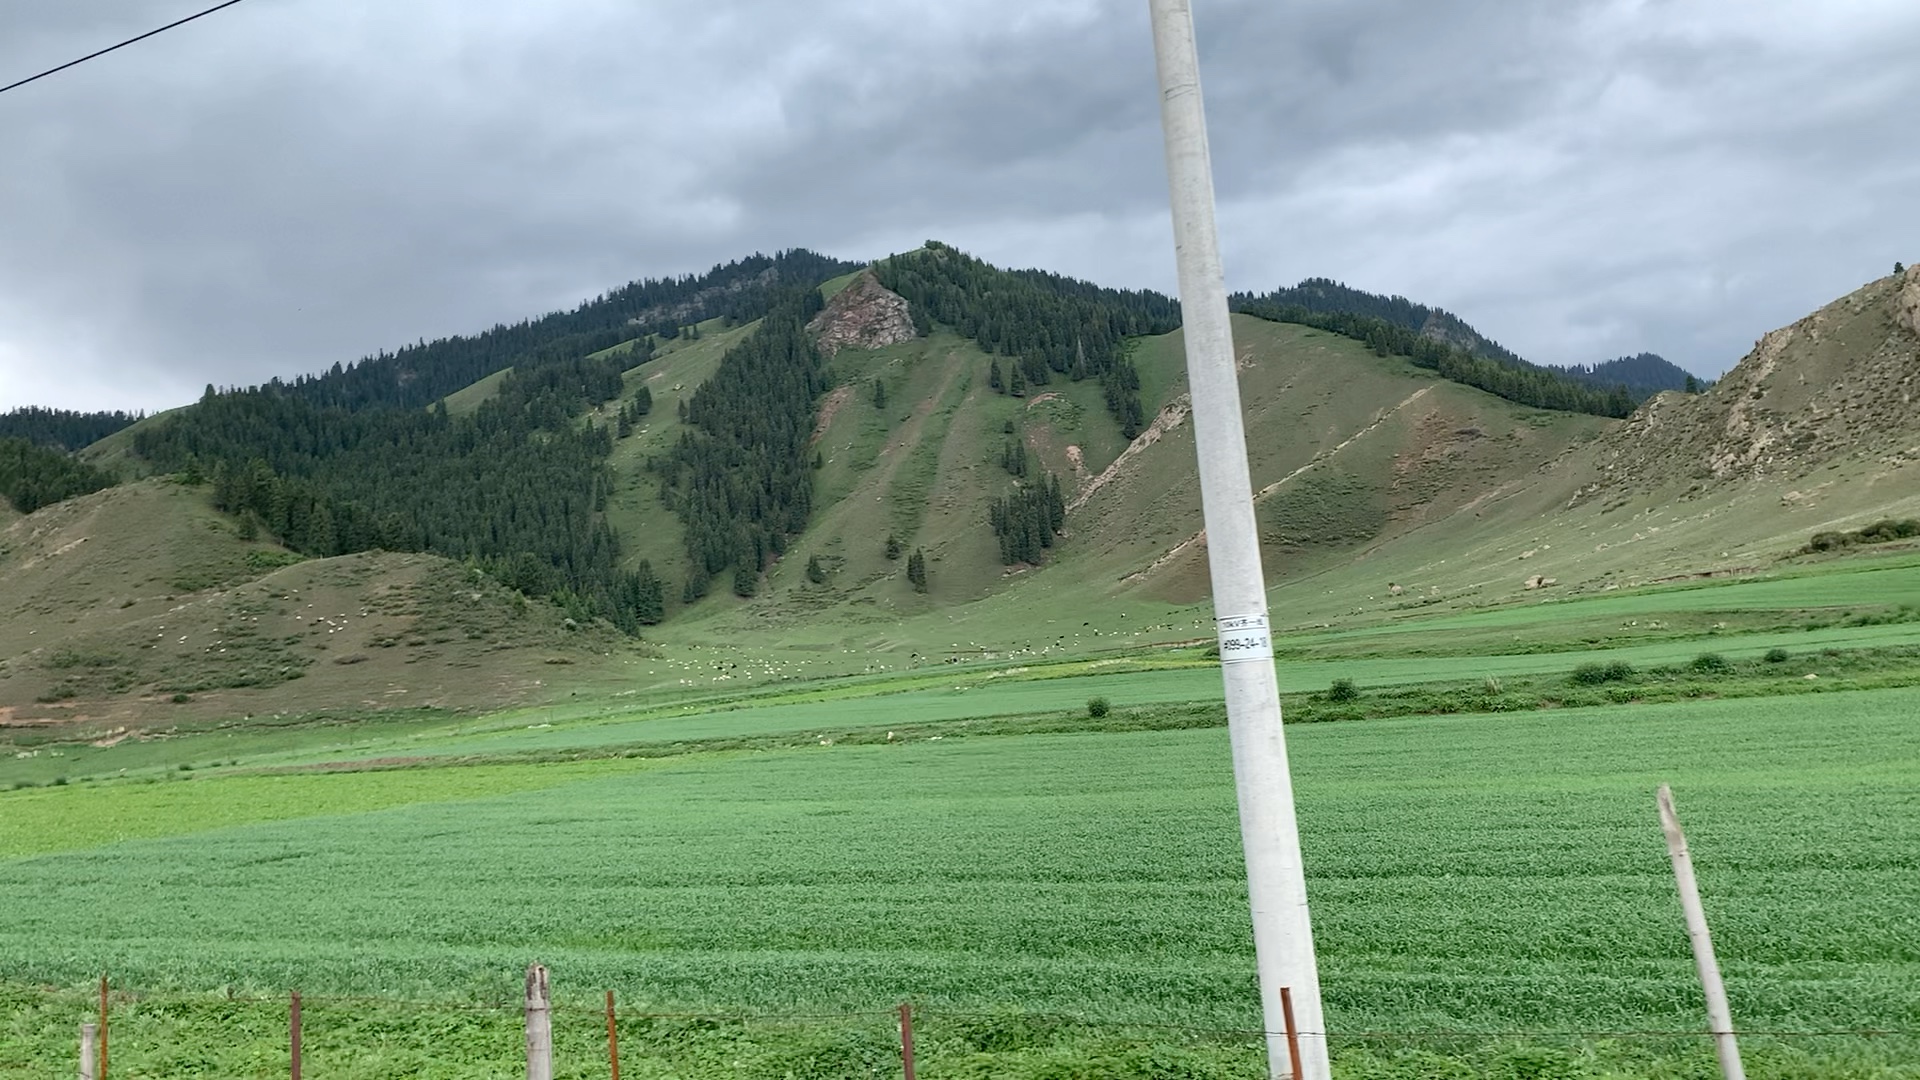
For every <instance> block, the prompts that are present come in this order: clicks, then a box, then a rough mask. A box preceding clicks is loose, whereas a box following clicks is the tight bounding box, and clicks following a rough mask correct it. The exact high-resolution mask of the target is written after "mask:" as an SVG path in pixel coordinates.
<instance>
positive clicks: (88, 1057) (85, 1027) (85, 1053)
mask: <svg viewBox="0 0 1920 1080" xmlns="http://www.w3.org/2000/svg"><path fill="white" fill-rule="evenodd" d="M97 1030H98V1029H97V1028H95V1027H94V1025H92V1024H81V1025H80V1080H94V1076H93V1037H94V1035H95V1033H96V1032H97Z"/></svg>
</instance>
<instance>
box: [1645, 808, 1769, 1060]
mask: <svg viewBox="0 0 1920 1080" xmlns="http://www.w3.org/2000/svg"><path fill="white" fill-rule="evenodd" d="M1654 801H1655V802H1656V803H1658V804H1659V806H1660V829H1661V831H1662V832H1664V833H1666V834H1667V857H1668V858H1670V859H1672V860H1673V880H1674V884H1675V885H1677V886H1679V889H1680V910H1681V912H1682V913H1683V914H1685V916H1686V919H1687V938H1688V940H1690V941H1691V942H1692V943H1693V966H1694V967H1695V968H1696V969H1697V970H1698V971H1699V972H1700V986H1701V989H1703V990H1704V991H1706V996H1707V1028H1708V1030H1710V1031H1712V1032H1713V1051H1714V1053H1715V1054H1717V1055H1719V1058H1720V1074H1721V1075H1722V1076H1723V1077H1725V1078H1726V1080H1746V1076H1747V1071H1746V1068H1745V1066H1743V1065H1741V1064H1740V1044H1739V1042H1738V1041H1737V1040H1736V1039H1735V1038H1734V1034H1733V1013H1732V1012H1731V1011H1730V1010H1728V1008H1727V988H1726V986H1725V984H1723V983H1722V982H1721V981H1720V962H1719V961H1718V960H1716V959H1714V956H1713V938H1712V936H1711V935H1709V934H1708V933H1707V913H1706V909H1705V908H1703V907H1701V906H1700V886H1699V883H1698V882H1696V881H1694V879H1693V856H1692V855H1690V854H1688V852H1687V834H1686V833H1684V832H1681V831H1680V815H1678V814H1676V813H1674V810H1673V789H1672V788H1669V787H1668V786H1667V785H1665V784H1661V785H1660V791H1659V793H1658V794H1657V795H1655V797H1654Z"/></svg>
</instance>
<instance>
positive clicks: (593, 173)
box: [0, 0, 1920, 408]
mask: <svg viewBox="0 0 1920 1080" xmlns="http://www.w3.org/2000/svg"><path fill="white" fill-rule="evenodd" d="M1197 7H1198V12H1197V16H1198V19H1199V23H1200V31H1201V44H1202V56H1203V59H1202V62H1203V70H1204V74H1205V79H1206V91H1207V97H1208V107H1209V116H1210V121H1211V126H1212V142H1213V147H1214V152H1215V166H1216V173H1217V181H1218V188H1219V194H1220V198H1221V223H1222V231H1223V236H1224V238H1225V242H1226V247H1227V256H1228V269H1229V274H1230V277H1231V278H1232V282H1233V284H1234V285H1235V286H1236V287H1241V288H1256V289H1263V288H1268V287H1271V286H1274V285H1279V284H1285V283H1290V282H1292V281H1294V280H1297V279H1298V278H1300V277H1304V276H1308V275H1312V274H1324V275H1328V276H1334V277H1339V278H1342V279H1345V280H1347V281H1349V282H1350V283H1352V284H1354V285H1357V286H1360V287H1363V288H1368V289H1373V290H1376V291H1383V292H1399V293H1403V294H1405V295H1408V296H1412V297H1414V298H1416V299H1419V300H1422V301H1425V302H1428V303H1434V304H1439V305H1441V306H1445V307H1448V308H1451V309H1453V310H1454V311H1456V312H1458V313H1459V314H1461V315H1462V316H1464V317H1465V318H1467V319H1468V320H1469V321H1471V322H1473V323H1474V324H1476V325H1477V326H1478V327H1480V329H1481V330H1482V331H1484V332H1486V333H1488V334H1490V335H1493V336H1495V337H1497V338H1499V339H1501V340H1502V341H1503V342H1505V343H1506V344H1507V345H1509V346H1511V347H1513V348H1515V349H1516V350H1518V351H1520V352H1521V353H1522V354H1523V355H1526V356H1529V357H1530V358H1533V359H1536V360H1541V361H1546V362H1557V363H1567V362H1578V361H1592V360H1600V359H1605V358H1607V357H1609V356H1613V355H1618V354H1621V353H1626V352H1635V351H1639V350H1641V349H1650V350H1653V351H1657V352H1661V353H1663V354H1665V355H1667V356H1669V357H1670V358H1672V359H1674V360H1676V361H1679V362H1681V363H1683V364H1685V365H1687V366H1690V367H1692V368H1694V369H1695V370H1699V371H1702V372H1705V373H1712V372H1717V371H1719V370H1721V369H1723V368H1724V367H1726V366H1728V365H1729V364H1731V363H1732V362H1733V361H1735V360H1737V359H1738V358H1739V356H1740V355H1741V353H1742V352H1744V350H1745V348H1746V347H1747V346H1748V344H1749V343H1750V342H1751V341H1752V340H1753V338H1755V337H1757V336H1758V335H1759V334H1760V333H1762V332H1763V331H1765V330H1767V329H1769V328H1771V327H1773V326H1775V325H1779V324H1781V323H1784V322H1786V321H1790V320H1792V319H1794V318H1797V317H1798V316H1799V315H1801V314H1804V313H1805V312H1807V311H1808V310H1811V309H1812V308H1813V307H1814V306H1817V305H1818V304H1820V303H1823V302H1825V301H1826V300H1828V299H1831V298H1832V297H1834V296H1837V295H1839V294H1841V293H1843V292H1845V291H1847V290H1848V289H1851V288H1853V287H1855V286H1856V285H1858V284H1859V283H1860V282H1862V281H1864V280H1867V279H1870V278H1872V277H1874V276H1877V275H1879V274H1882V273H1885V272H1886V271H1887V269H1889V268H1890V265H1891V262H1892V260H1893V259H1895V258H1907V259H1908V260H1909V261H1912V260H1913V259H1915V258H1920V215H1915V214H1913V213H1912V212H1911V210H1910V208H1909V205H1908V204H1909V203H1910V201H1911V192H1912V191H1913V190H1915V182H1916V181H1920V149H1916V144H1915V142H1914V140H1912V138H1911V137H1910V136H1911V131H1912V126H1913V125H1912V122H1911V120H1910V119H1909V118H1908V116H1907V113H1908V112H1909V111H1910V108H1911V104H1910V103H1911V102H1913V101H1914V100H1920V69H1916V68H1915V66H1914V65H1912V64H1911V63H1909V62H1907V61H1906V57H1907V56H1909V55H1911V54H1912V53H1913V52H1914V51H1915V50H1916V48H1920V9H1915V8H1914V7H1913V5H1911V4H1908V3H1905V2H1903V0H1882V2H1877V3H1875V2H1867V0H1856V2H1851V3H1838V2H1836V3H1834V4H1829V5H1822V6H1820V7H1819V8H1817V9H1809V8H1807V7H1806V6H1805V5H1798V4H1788V3H1785V2H1784V0H1782V2H1777V3H1776V2H1756V3H1750V4H1740V5H1727V4H1721V3H1716V2H1713V0H1685V2H1683V0H1670V2H1646V3H1640V2H1630V0H1590V2H1587V0H1583V2H1579V3H1571V2H1570V3H1565V4H1555V5H1518V4H1511V3H1495V2H1491V0H1484V2H1479V3H1461V4H1448V5H1436V4H1430V3H1424V2H1421V0H1375V2H1372V3H1345V2H1340V3H1336V2H1332V0H1323V2H1318V3H1313V2H1308V3H1300V4H1288V5H1276V4H1273V3H1271V2H1269V0H1198V4H1197ZM183 9H184V10H183ZM191 9H192V5H183V4H181V3H177V2H175V0H164V2H162V0H112V2H102V3H97V4H89V5H71V4H57V5H47V4H40V3H34V2H32V0H0V23H4V24H5V25H6V26H7V27H8V30H9V33H8V35H7V37H6V38H5V39H4V40H0V81H6V80H5V77H6V76H9V75H14V74H16V73H21V74H24V73H27V72H30V71H33V70H38V69H39V68H41V67H45V66H50V65H51V64H53V63H57V62H60V61H62V60H65V59H68V58H70V57H71V56H74V55H78V54H79V53H82V52H86V51H89V50H90V49H91V48H95V47H98V46H99V45H100V44H102V43H105V42H110V41H112V40H117V39H118V38H119V37H123V36H126V35H128V34H130V33H135V32H139V31H140V30H143V29H147V28H150V27H151V26H154V25H158V24H159V23H161V22H164V21H167V20H168V19H170V18H175V17H178V16H179V15H180V14H183V13H185V11H186V10H191ZM0 145H4V146H6V147H7V148H8V154H7V158H8V161H7V168H6V169H4V170H0V408H4V407H8V406H11V405H14V404H21V403H26V402H43V403H56V404H62V405H69V406H76V407H99V406H129V407H148V408H153V407H162V406H166V405H170V404H175V403H178V402H180V401H184V400H189V399H191V398H192V397H193V396H195V395H196V394H197V393H198V389H199V387H200V385H201V384H203V383H207V382H214V383H220V384H228V383H239V382H251V381H257V380H259V379H262V378H266V377H268V376H270V375H275V374H280V375H290V374H293V373H297V372H301V371H311V370H317V369H319V368H321V367H324V366H326V365H328V364H331V363H332V362H333V361H335V360H340V359H350V358H352V357H355V356H358V355H362V354H364V353H366V352H370V351H372V350H374V349H377V348H379V347H382V346H393V345H397V344H400V343H402V342H406V341H411V340H414V339H415V338H418V337H422V336H425V337H433V336H437V335H440V334H444V333H449V332H458V331H463V330H474V329H478V328H481V327H484V326H487V325H490V324H492V323H493V322H495V321H500V320H512V319H516V318H519V317H521V316H524V315H528V314H535V313H538V312H540V311H543V310H546V309H549V308H552V307H556V306H562V305H565V304H569V303H572V302H574V301H576V300H578V299H581V298H583V297H585V296H589V295H592V294H594V293H596V292H599V291H601V290H602V289H605V288H608V287H611V286H614V285H617V284H620V283H622V282H624V281H626V280H628V279H629V278H632V277H636V276H641V275H663V274H675V273H684V272H689V271H697V270H700V269H704V268H705V267H706V266H708V265H710V264H712V263H714V262H717V261H723V260H726V259H729V258H733V257H737V256H739V255H743V254H746V253H748V252H750V251H753V250H771V249H773V248H778V247H786V246H795V245H804V246H810V247H816V248H820V249H823V250H827V251H831V252H834V253H836V254H841V255H846V256H849V257H862V256H871V255H879V254H884V253H886V252H888V251H893V250H901V249H904V248H907V247H910V246H913V245H915V244H917V243H919V242H920V241H921V240H922V239H925V238H927V237H929V236H936V237H939V238H942V239H946V240H950V241H952V242H955V243H957V244H960V245H961V246H962V247H966V248H969V249H971V250H974V251H976V252H977V253H979V254H981V255H983V256H985V257H988V258H992V259H995V260H997V261H1002V262H1006V263H1011V264H1017V265H1043V266H1047V267H1049V268H1052V269H1058V270H1061V271H1063V272H1068V273H1073V274H1077V275H1081V276H1086V277H1091V278H1094V279H1096V280H1101V281H1105V282H1110V283H1113V284H1122V285H1144V286H1152V287H1157V288H1163V289H1165V288H1170V287H1171V284H1172V270H1171V265H1170V264H1171V257H1170V255H1171V252H1170V241H1169V237H1168V232H1167V227H1166V224H1165V210H1164V202H1163V200H1164V197H1165V196H1164V177H1163V174H1162V171H1161V164H1160V146H1159V128H1158V114H1157V111H1156V105H1155V98H1154V94H1153V60H1152V50H1151V44H1150V41H1149V39H1148V34H1147V25H1146V19H1145V5H1144V4H1143V3H1136V2H1133V0H1124V2H1121V0H1026V2H1024V3H1014V2H1012V0H952V2H946V3H939V4H935V3H923V4H906V3H887V4H881V3H877V2H873V0H822V2H817V3H812V4H804V5H801V4H783V3H775V2H772V0H731V2H715V3H711V4H706V5H698V6H694V5H633V4H630V3H623V2H619V0H564V2H555V3H550V4H542V5H526V4H508V3H503V2H499V0H464V2H463V0H415V2H412V3H409V4H406V5H391V4H384V3H380V2H379V0H324V2H323V0H252V2H251V3H248V4H243V5H240V6H238V7H235V8H233V9H231V10H230V11H227V12H222V13H220V14H218V15H215V16H212V17H210V18H208V19H205V20H202V21H200V22H197V23H194V24H192V25H190V26H188V27H184V28H182V29H180V30H178V31H175V32H173V33H170V34H167V35H163V36H162V37H159V38H155V39H153V40H151V41H148V42H144V43H142V44H140V45H137V46H134V47H132V48H129V49H127V50H124V51H122V52H120V53H116V54H114V55H112V56H109V57H106V58H104V59H102V60H99V61H96V62H94V63H91V64H87V65H83V66H81V67H79V68H75V69H73V70H72V71H69V72H66V73H63V74H61V75H58V76H55V77H53V78H50V79H46V80H43V81H42V82H39V83H36V84H34V85H33V86H31V87H28V88H25V89H22V90H17V91H14V92H11V93H8V94H5V95H0Z"/></svg>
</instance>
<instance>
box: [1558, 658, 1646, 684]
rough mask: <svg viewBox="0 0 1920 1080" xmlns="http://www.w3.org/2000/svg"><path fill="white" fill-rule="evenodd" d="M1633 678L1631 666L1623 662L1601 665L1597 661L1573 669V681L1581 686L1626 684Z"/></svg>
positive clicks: (1617, 661) (1616, 661)
mask: <svg viewBox="0 0 1920 1080" xmlns="http://www.w3.org/2000/svg"><path fill="white" fill-rule="evenodd" d="M1631 678H1633V665H1632V664H1629V663H1627V662H1626V661H1625V660H1615V661H1613V662H1611V663H1606V664H1602V663H1600V662H1598V661H1595V662H1593V663H1588V664H1581V665H1580V666H1579V667H1577V668H1574V669H1573V681H1574V682H1576V683H1579V684H1580V685H1581V686H1599V685H1600V684H1602V683H1610V682H1626V681H1627V680H1628V679H1631Z"/></svg>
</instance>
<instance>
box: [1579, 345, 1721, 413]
mask: <svg viewBox="0 0 1920 1080" xmlns="http://www.w3.org/2000/svg"><path fill="white" fill-rule="evenodd" d="M1553 367H1554V370H1556V371H1561V372H1565V373H1566V375H1567V377H1568V378H1571V379H1578V380H1579V381H1581V382H1583V383H1587V384H1589V385H1592V386H1624V387H1626V388H1627V390H1628V391H1629V392H1631V393H1632V394H1633V398H1634V400H1635V401H1645V400H1646V399H1648V398H1650V397H1652V396H1653V395H1655V394H1658V393H1660V392H1661V391H1663V390H1683V391H1688V392H1697V391H1700V390H1704V389H1706V388H1707V387H1708V386H1710V385H1711V382H1710V380H1707V379H1702V378H1699V377H1697V376H1695V375H1694V374H1693V373H1692V372H1689V371H1688V370H1687V369H1685V368H1683V367H1681V366H1680V365H1678V364H1675V363H1674V362H1673V361H1671V360H1668V359H1667V358H1665V357H1663V356H1661V355H1659V354H1658V353H1650V352H1643V353H1635V354H1634V355H1632V356H1622V357H1620V358H1618V359H1616V360H1608V361H1606V362H1605V363H1600V364H1573V365H1570V366H1565V367H1562V366H1559V365H1553Z"/></svg>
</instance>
